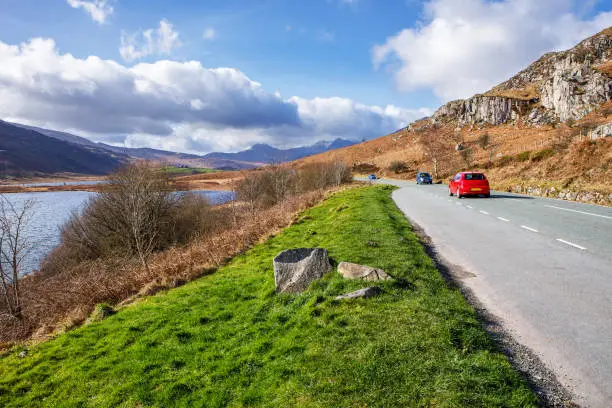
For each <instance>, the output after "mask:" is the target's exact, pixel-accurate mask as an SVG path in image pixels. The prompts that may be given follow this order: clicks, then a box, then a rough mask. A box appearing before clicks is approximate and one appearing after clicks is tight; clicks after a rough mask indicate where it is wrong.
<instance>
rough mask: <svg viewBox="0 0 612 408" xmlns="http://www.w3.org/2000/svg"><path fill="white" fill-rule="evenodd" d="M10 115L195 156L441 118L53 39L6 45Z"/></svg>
mask: <svg viewBox="0 0 612 408" xmlns="http://www.w3.org/2000/svg"><path fill="white" fill-rule="evenodd" d="M0 61H2V70H0V118H3V119H5V120H10V121H15V122H18V123H25V124H31V125H37V126H42V127H48V128H51V129H56V130H63V131H69V132H74V133H77V134H83V135H85V136H89V137H90V138H91V139H93V140H105V141H111V142H113V143H123V144H124V145H127V146H132V147H147V146H148V147H157V148H166V149H173V150H179V151H185V152H199V153H205V152H208V151H211V150H238V149H242V148H245V147H248V146H250V145H252V144H253V143H258V142H263V143H272V144H276V145H280V146H282V145H284V146H295V145H300V144H309V143H312V142H314V141H317V140H323V139H325V140H331V139H333V138H337V137H343V138H350V139H355V140H357V139H360V138H361V137H364V136H365V137H367V138H371V137H375V136H380V135H382V134H385V133H388V132H390V131H393V130H395V129H397V128H399V127H401V126H403V125H405V124H407V123H408V122H409V121H411V120H413V119H416V118H418V117H422V116H424V115H427V114H429V113H431V112H428V111H426V110H417V111H409V110H404V109H400V108H397V107H394V106H387V107H376V106H368V105H363V104H359V103H356V102H354V101H351V100H349V99H342V98H315V99H312V100H307V99H303V98H299V97H293V98H288V99H283V98H282V97H281V95H280V94H279V93H278V92H268V91H266V90H265V89H264V88H263V86H262V85H261V84H259V83H257V82H255V81H253V80H251V79H250V78H248V77H247V76H246V75H245V74H244V73H242V72H241V71H239V70H237V69H234V68H205V67H203V66H202V65H201V64H200V63H199V62H197V61H189V62H176V61H168V60H163V61H157V62H154V63H139V64H136V65H134V66H131V67H129V66H125V65H122V64H121V63H118V62H115V61H112V60H102V59H100V58H98V57H96V56H90V57H88V58H84V59H81V58H76V57H74V56H72V55H70V54H60V53H58V50H57V48H56V46H55V43H54V41H53V40H50V39H42V38H37V39H33V40H31V41H29V42H27V43H24V44H21V45H8V44H5V43H3V42H0Z"/></svg>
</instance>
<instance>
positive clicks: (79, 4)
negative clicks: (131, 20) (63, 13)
mask: <svg viewBox="0 0 612 408" xmlns="http://www.w3.org/2000/svg"><path fill="white" fill-rule="evenodd" d="M66 2H67V3H68V5H70V7H72V8H75V9H78V8H82V9H83V10H84V11H85V12H86V13H88V14H89V15H90V16H91V18H92V20H93V21H95V22H96V23H99V24H102V23H105V22H106V19H107V18H108V17H109V16H110V15H111V14H113V12H114V10H113V7H112V6H111V5H110V4H109V3H110V2H109V1H108V0H66Z"/></svg>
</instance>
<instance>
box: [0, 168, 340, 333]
mask: <svg viewBox="0 0 612 408" xmlns="http://www.w3.org/2000/svg"><path fill="white" fill-rule="evenodd" d="M344 167H346V166H344ZM334 168H335V167H334V166H332V165H329V166H323V165H321V166H318V167H317V168H315V167H312V168H311V169H310V171H298V172H297V176H296V174H291V175H292V177H294V178H295V179H297V180H302V183H304V184H299V183H298V184H296V186H298V188H296V189H293V190H290V191H291V194H289V193H288V194H285V195H284V196H283V198H282V201H279V202H276V203H270V202H268V201H266V204H267V206H263V205H262V206H256V207H251V206H250V203H249V202H248V201H238V202H233V203H229V204H225V205H221V206H210V205H208V204H207V203H203V202H202V200H201V199H200V198H199V197H196V196H193V195H185V196H183V197H182V198H181V199H176V198H174V200H176V201H175V202H174V203H173V205H172V206H171V207H170V208H169V209H168V211H167V212H165V213H164V217H161V218H159V219H158V221H159V222H158V227H156V228H159V225H161V226H162V227H161V228H159V229H157V230H156V231H158V232H157V233H155V234H154V235H147V234H148V232H147V234H145V235H144V236H145V238H146V237H148V238H151V237H155V239H154V240H152V241H151V240H149V241H146V242H153V241H154V242H155V243H156V244H155V245H154V246H152V248H154V249H152V250H151V252H150V253H148V254H145V255H146V262H142V259H141V257H139V256H138V249H137V248H135V246H134V245H136V244H135V241H134V240H131V238H121V237H118V236H115V237H112V232H111V231H110V230H108V229H106V227H107V226H108V223H109V222H110V221H109V220H105V222H102V223H101V224H100V225H98V224H96V222H99V221H100V219H104V215H105V211H109V209H108V208H106V207H105V206H104V205H102V204H99V203H100V202H103V201H102V200H103V199H102V198H100V196H99V197H98V201H97V200H96V199H94V200H93V201H92V203H91V205H90V206H89V207H88V209H85V210H84V211H83V212H82V213H81V214H76V215H75V216H73V218H72V219H71V220H70V221H69V223H68V224H67V225H66V226H65V228H64V230H63V234H62V244H61V245H60V246H58V247H57V248H56V249H55V250H54V251H53V252H52V254H51V255H50V256H49V257H48V258H47V260H46V261H45V262H44V263H43V265H42V266H41V270H40V271H39V272H37V273H35V274H32V275H30V276H26V277H24V278H22V279H21V288H22V294H23V297H22V303H23V317H22V318H20V319H15V318H9V317H8V316H5V315H3V314H2V313H0V344H2V343H5V344H6V343H13V342H17V341H22V340H27V339H29V338H33V339H44V338H47V337H48V336H50V335H52V334H54V333H57V332H58V331H64V330H68V329H70V328H72V327H74V326H76V325H79V324H82V323H83V322H85V321H86V320H87V318H88V316H89V315H90V314H91V313H92V311H94V309H95V307H96V305H98V304H101V303H104V304H109V305H118V304H125V303H129V302H131V301H132V300H134V299H135V298H138V297H140V296H142V295H150V294H153V293H156V292H158V291H160V290H164V289H169V288H173V287H176V286H179V285H182V284H184V283H185V282H187V281H190V280H192V279H194V278H196V277H199V276H202V275H206V274H208V273H212V272H213V271H214V270H215V269H216V268H217V267H218V266H220V265H222V264H224V263H225V262H226V261H227V260H228V259H230V258H231V257H233V256H234V255H236V254H238V253H241V252H243V251H245V250H246V249H248V248H249V247H251V246H252V245H254V244H255V243H257V242H258V241H260V240H262V239H264V238H266V237H268V236H270V235H271V234H274V233H276V232H277V231H278V230H279V229H281V228H283V227H285V226H287V225H289V224H290V223H291V222H292V221H293V220H294V219H295V217H296V215H297V214H298V213H299V212H301V211H303V210H305V209H306V208H309V207H311V206H313V205H314V204H315V203H317V202H319V201H320V200H321V199H322V198H323V197H324V196H325V195H326V194H327V193H328V192H329V191H331V189H333V188H332V186H336V184H333V183H332V184H331V185H330V184H327V186H326V187H327V188H318V189H316V190H314V191H307V192H302V191H300V189H301V188H305V186H310V187H313V186H317V185H319V184H317V183H314V182H313V183H311V181H312V180H314V181H317V182H318V180H320V179H321V178H323V179H325V180H328V181H329V180H334V178H333V176H334V175H337V173H334V172H333V171H332V170H334ZM338 168H339V167H338ZM338 168H336V169H338ZM321 169H327V170H330V173H329V174H327V175H319V176H318V177H316V176H315V172H316V171H320V170H321ZM294 172H295V171H294ZM263 173H265V172H257V173H254V174H263ZM342 174H344V175H345V176H346V173H344V172H342ZM349 174H350V173H349ZM305 176H308V177H307V178H306V179H307V180H310V181H309V182H308V183H306V181H304V180H303V179H304V177H305ZM258 177H259V176H258ZM269 181H270V180H268V182H269ZM273 181H274V180H273ZM342 181H343V182H345V181H348V177H344V178H343V179H342ZM300 186H301V187H300ZM260 187H261V188H262V189H263V190H264V191H268V190H269V189H270V186H260ZM272 190H274V188H272ZM158 204H159V203H158ZM99 207H101V208H102V209H100V208H99ZM156 208H157V207H156ZM113 214H115V215H117V214H116V213H115V212H113ZM118 216H120V215H118ZM89 217H91V218H89ZM96 228H101V229H100V230H97V229H96ZM147 231H150V230H147ZM109 232H110V233H111V234H110V235H111V237H108V236H107V237H106V238H105V237H102V236H97V235H96V234H98V233H103V234H108V233H109ZM123 233H125V231H124V232H123ZM79 239H83V242H81V243H79ZM85 239H87V240H89V239H91V240H92V242H84V240H85ZM119 245H124V246H125V247H124V248H120V247H119ZM0 312H1V310H0Z"/></svg>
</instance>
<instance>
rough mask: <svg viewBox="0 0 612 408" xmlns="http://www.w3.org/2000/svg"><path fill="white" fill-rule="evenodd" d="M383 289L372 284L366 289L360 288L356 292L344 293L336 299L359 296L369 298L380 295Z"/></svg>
mask: <svg viewBox="0 0 612 408" xmlns="http://www.w3.org/2000/svg"><path fill="white" fill-rule="evenodd" d="M381 292H382V290H381V289H380V288H379V287H378V286H372V287H369V288H365V289H359V290H356V291H355V292H351V293H346V294H344V295H340V296H336V300H342V299H357V298H369V297H372V296H376V295H379V294H380V293H381Z"/></svg>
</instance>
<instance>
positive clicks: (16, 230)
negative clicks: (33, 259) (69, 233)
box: [0, 196, 35, 318]
mask: <svg viewBox="0 0 612 408" xmlns="http://www.w3.org/2000/svg"><path fill="white" fill-rule="evenodd" d="M34 205H35V203H34V201H32V200H27V201H25V202H24V203H23V204H21V205H15V204H13V203H12V202H11V201H9V200H8V199H7V198H6V197H4V196H1V197H0V283H1V285H0V298H1V300H0V301H3V302H4V305H3V306H4V307H0V314H2V313H3V309H4V310H5V311H6V312H5V313H6V314H8V315H9V316H11V317H14V318H21V314H22V299H21V297H22V295H21V291H20V288H19V275H20V272H21V264H22V263H23V260H24V259H25V257H26V256H27V255H28V253H29V252H30V251H31V249H32V244H33V243H32V242H31V241H30V239H29V238H28V237H27V235H26V231H25V230H26V229H27V227H28V224H29V222H30V221H31V218H32V215H33V209H34Z"/></svg>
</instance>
